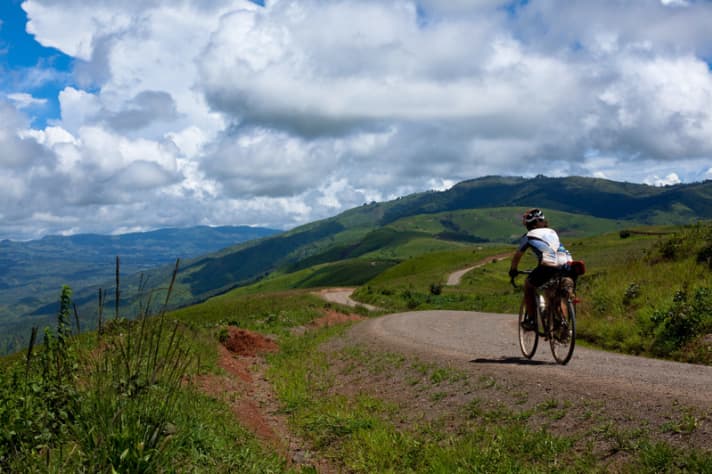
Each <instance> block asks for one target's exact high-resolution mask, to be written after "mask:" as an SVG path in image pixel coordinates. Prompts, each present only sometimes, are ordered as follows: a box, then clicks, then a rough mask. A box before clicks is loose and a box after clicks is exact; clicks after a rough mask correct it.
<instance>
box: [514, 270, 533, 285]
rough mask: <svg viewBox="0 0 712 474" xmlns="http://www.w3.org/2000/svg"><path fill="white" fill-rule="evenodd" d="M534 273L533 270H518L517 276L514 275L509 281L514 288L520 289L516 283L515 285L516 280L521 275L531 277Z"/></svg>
mask: <svg viewBox="0 0 712 474" xmlns="http://www.w3.org/2000/svg"><path fill="white" fill-rule="evenodd" d="M531 272H532V270H518V271H517V274H516V275H514V276H513V277H511V278H510V279H509V283H510V284H511V285H512V287H513V288H519V287H518V286H517V284H516V283H514V279H515V278H517V276H519V275H529V274H530V273H531Z"/></svg>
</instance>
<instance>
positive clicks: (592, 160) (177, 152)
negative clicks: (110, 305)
mask: <svg viewBox="0 0 712 474" xmlns="http://www.w3.org/2000/svg"><path fill="white" fill-rule="evenodd" d="M22 8H23V9H24V10H25V11H26V12H27V15H28V19H29V22H28V25H27V31H28V32H30V33H32V34H33V35H34V37H35V38H36V40H37V41H38V42H40V43H41V44H42V45H44V46H46V47H52V48H56V49H57V50H60V51H62V52H63V53H64V54H66V55H69V56H71V57H72V58H74V67H73V70H72V74H71V75H70V76H71V78H70V79H67V81H66V83H65V84H64V85H63V86H62V87H61V88H60V89H58V90H57V98H58V101H59V104H60V110H61V115H60V116H58V117H54V118H52V119H51V120H49V122H48V124H47V126H45V127H43V128H41V129H38V128H33V127H32V126H31V125H30V124H31V123H32V121H31V117H32V115H31V114H33V113H37V112H36V109H38V108H41V107H42V102H41V101H39V100H38V99H36V98H34V97H33V95H32V92H33V90H32V89H31V88H29V87H28V88H27V89H26V90H5V91H2V92H4V94H3V95H4V96H5V97H6V100H5V101H3V102H0V119H1V120H0V146H2V149H3V153H2V155H1V156H0V162H2V166H3V174H2V176H1V177H0V180H2V184H3V186H0V200H1V201H2V204H3V211H2V221H0V222H1V223H0V236H3V237H12V238H29V237H36V236H39V235H42V234H45V233H73V232H80V231H81V232H89V231H91V232H115V231H117V230H139V229H149V228H155V227H159V226H168V225H173V226H179V225H194V224H216V225H217V224H253V225H266V226H273V227H279V228H289V227H291V226H294V225H298V224H301V223H305V222H308V221H312V220H315V219H319V218H323V217H326V216H330V215H333V214H335V213H337V212H340V211H342V210H345V209H347V208H350V207H353V206H357V205H359V204H362V203H363V202H367V201H371V200H383V199H389V198H393V197H396V196H399V195H403V194H407V193H410V192H415V191H422V190H426V189H442V188H444V187H446V186H448V185H451V184H453V183H454V182H457V181H459V180H462V179H469V178H474V177H477V176H482V175H487V174H506V175H536V174H545V175H550V176H563V175H571V174H576V175H584V176H599V177H608V178H611V179H616V180H626V181H633V182H647V183H650V184H668V183H674V182H685V181H697V180H702V179H709V178H712V174H711V172H710V161H711V157H712V72H711V70H710V61H711V60H712V41H710V39H709V34H708V25H709V24H712V4H711V3H710V2H700V1H691V0H690V1H671V0H643V1H626V2H620V1H613V0H602V1H600V2H568V1H566V2H565V1H553V0H536V1H530V2H518V1H515V2H512V1H497V0H481V1H476V2H472V1H467V2H465V1H453V0H450V1H441V0H420V1H415V0H412V1H404V0H395V1H393V2H381V1H375V0H358V1H355V0H330V1H326V0H274V1H267V2H266V4H265V5H264V6H262V5H258V4H255V3H251V2H249V1H246V0H210V1H206V0H182V1H180V2H175V1H173V0H171V1H169V0H149V1H146V0H141V1H138V0H127V1H123V2H112V1H108V0H102V1H97V2H91V5H88V4H87V2H83V1H80V0H27V1H25V2H24V3H23V4H22ZM42 67H43V68H46V65H43V66H42ZM29 74H30V73H28V75H29ZM26 83H27V82H26ZM661 177H662V178H661Z"/></svg>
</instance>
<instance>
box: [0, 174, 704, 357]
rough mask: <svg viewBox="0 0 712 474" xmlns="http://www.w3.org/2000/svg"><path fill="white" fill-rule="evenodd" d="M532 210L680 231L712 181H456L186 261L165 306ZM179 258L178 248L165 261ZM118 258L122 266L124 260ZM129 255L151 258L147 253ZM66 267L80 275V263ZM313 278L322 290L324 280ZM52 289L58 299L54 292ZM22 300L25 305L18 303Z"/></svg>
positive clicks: (591, 223) (421, 246)
mask: <svg viewBox="0 0 712 474" xmlns="http://www.w3.org/2000/svg"><path fill="white" fill-rule="evenodd" d="M529 207H541V208H543V209H544V211H545V212H546V214H547V215H548V216H549V218H550V220H551V221H552V225H553V226H554V227H556V228H557V230H559V231H560V232H561V233H562V235H566V236H567V237H569V238H572V237H575V236H577V235H581V236H583V235H592V234H596V233H603V232H609V231H612V230H616V229H623V228H625V227H628V226H635V225H640V224H685V223H691V222H694V221H696V220H701V219H712V181H705V182H702V183H693V184H680V185H674V186H665V187H654V186H648V185H643V184H632V183H620V182H615V181H609V180H604V179H594V178H580V177H568V178H547V177H544V176H539V177H536V178H531V179H526V178H518V177H499V176H488V177H483V178H478V179H473V180H469V181H463V182H461V183H458V184H457V185H455V186H454V187H452V188H451V189H449V190H446V191H437V192H436V191H429V192H424V193H417V194H412V195H410V196H404V197H402V198H399V199H395V200H393V201H388V202H383V203H376V202H372V203H367V204H364V205H362V206H359V207H357V208H354V209H351V210H348V211H346V212H343V213H341V214H339V215H337V216H335V217H332V218H329V219H324V220H321V221H317V222H313V223H310V224H307V225H304V226H301V227H298V228H296V229H293V230H291V231H288V232H283V233H280V234H277V235H271V236H266V237H263V238H260V239H258V240H250V241H247V242H244V243H240V244H238V245H235V246H232V247H227V248H224V249H222V250H220V251H217V252H215V253H207V252H206V253H204V254H202V255H201V256H197V257H195V258H193V259H187V260H184V261H183V262H182V264H181V268H180V272H179V275H178V280H177V282H176V285H175V291H174V293H173V295H172V297H171V302H172V304H173V305H175V306H181V305H187V304H192V303H195V302H197V301H200V300H203V299H205V298H208V297H210V296H213V295H216V294H219V293H221V292H225V291H227V290H229V289H231V288H234V287H238V286H244V285H247V284H249V283H252V282H255V281H258V280H260V279H262V278H264V277H265V276H266V275H268V274H270V273H274V272H281V273H289V272H293V271H298V270H302V269H305V268H308V267H310V266H313V265H321V264H327V263H334V262H340V261H346V260H349V259H350V260H352V261H353V259H363V258H368V259H370V261H372V264H373V265H374V267H373V268H387V266H388V265H393V264H395V263H397V261H398V260H399V259H403V258H408V256H409V255H413V254H415V253H417V252H425V251H431V250H432V249H446V248H451V247H452V246H463V245H472V244H475V243H476V244H484V243H487V242H499V243H507V242H512V241H513V240H514V239H515V238H516V237H517V236H518V235H521V233H522V227H521V222H520V216H521V213H522V211H523V210H524V209H526V208H529ZM40 242H41V241H40ZM79 247H81V246H79ZM79 247H78V248H79ZM144 250H145V249H144ZM120 253H122V252H117V251H116V250H115V249H112V250H109V251H107V252H106V253H105V254H104V257H105V260H104V261H103V262H104V263H103V266H102V269H103V271H104V272H105V275H106V280H105V282H104V283H103V284H101V286H102V287H103V288H104V289H107V290H110V289H111V287H112V286H113V285H114V283H113V282H112V275H113V260H112V259H113V255H114V254H120ZM186 254H187V253H183V254H181V253H179V252H177V251H176V252H173V254H172V255H173V256H185V255H186ZM1 255H4V254H0V256H1ZM36 255H38V254H36ZM50 255H51V252H47V253H45V254H43V256H41V257H38V258H39V260H37V261H35V263H34V264H33V267H32V268H34V271H35V272H36V275H37V276H38V277H39V276H40V275H41V274H47V275H50V274H54V273H55V272H56V270H57V268H56V265H55V267H54V268H46V267H47V266H48V265H49V264H50V263H51V262H53V260H51V259H50V258H49V256H50ZM124 255H127V257H126V258H127V261H128V253H124ZM134 255H140V256H146V257H147V258H148V256H149V255H150V252H137V253H135V254H134ZM0 258H1V257H0ZM141 258H143V257H138V258H137V260H135V261H134V262H133V263H135V264H136V265H137V266H138V265H140V264H141V263H144V262H145V261H146V260H141ZM172 258H174V257H172ZM123 262H124V260H123V259H122V274H123V275H125V276H123V277H122V283H121V289H122V292H121V295H122V297H121V299H122V301H121V303H122V307H123V306H126V307H127V308H131V305H132V304H134V308H135V304H136V301H137V296H135V295H138V292H139V278H138V276H137V275H136V274H133V275H131V274H130V270H131V269H129V268H128V267H127V266H126V265H124V264H123ZM0 263H2V262H0ZM43 268H46V271H44V270H42V269H43ZM344 268H345V267H344ZM71 269H73V271H74V272H76V274H77V275H80V273H81V269H82V265H76V266H72V267H71ZM68 270H69V269H68ZM170 273H171V268H170V267H169V266H164V267H161V268H158V269H152V270H147V271H146V272H145V276H146V277H147V279H148V280H149V281H150V283H149V285H150V286H151V287H162V288H165V287H166V286H167V282H168V279H169V277H170ZM362 273H363V274H364V275H365V274H366V273H367V272H362ZM338 280H339V281H342V280H343V281H345V280H344V279H343V278H340V279H338ZM25 281H27V279H25ZM315 281H316V280H315ZM318 281H319V282H320V284H326V280H324V279H323V278H322V279H319V280H318ZM349 281H351V280H349ZM350 284H352V283H350ZM77 288H79V287H75V290H77ZM54 291H56V292H57V294H58V292H59V286H56V290H54ZM96 293H97V287H96V286H94V287H87V288H84V289H81V288H80V289H79V290H78V291H75V302H76V303H77V304H78V306H79V308H80V314H81V316H82V320H83V323H82V324H83V325H84V326H83V327H92V325H95V324H96V306H97V305H96ZM131 295H134V296H131ZM0 296H1V295H0ZM108 297H109V298H108V299H107V301H106V306H107V307H109V308H111V307H113V301H112V299H111V298H112V296H111V292H110V291H109V293H108ZM28 298H29V297H28ZM15 301H17V298H16V299H15ZM25 303H28V301H22V304H25ZM30 303H31V304H30ZM36 303H37V302H36V301H29V303H28V304H26V308H27V309H28V310H29V309H30V308H33V307H36ZM128 312H129V311H128V310H127V313H128ZM54 313H56V303H55V304H50V305H46V306H44V307H41V308H39V309H37V310H34V312H33V313H32V314H35V315H36V316H31V317H28V318H25V320H24V321H23V323H24V324H25V325H27V324H30V323H31V322H32V321H31V320H32V319H33V318H36V319H35V322H37V323H38V325H40V324H39V322H41V321H46V320H48V318H49V317H50V316H52V315H53V314H54ZM23 314H28V311H25V313H23ZM228 316H229V315H226V317H228ZM1 329H2V328H1V327H0V330H1ZM1 349H2V347H1V346H0V350H1Z"/></svg>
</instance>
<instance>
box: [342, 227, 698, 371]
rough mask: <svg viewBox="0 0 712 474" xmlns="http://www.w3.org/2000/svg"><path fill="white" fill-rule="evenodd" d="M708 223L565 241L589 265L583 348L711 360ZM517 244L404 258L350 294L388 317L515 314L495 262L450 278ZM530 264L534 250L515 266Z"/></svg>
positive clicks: (581, 288) (583, 283)
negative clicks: (451, 282) (430, 312)
mask: <svg viewBox="0 0 712 474" xmlns="http://www.w3.org/2000/svg"><path fill="white" fill-rule="evenodd" d="M710 241H712V223H700V224H698V225H692V226H686V227H645V228H638V229H631V230H630V231H626V232H616V233H609V234H603V235H597V236H593V237H585V238H584V237H577V238H573V239H571V240H566V239H564V243H565V244H566V246H567V248H569V249H570V250H571V252H572V253H573V255H574V258H575V259H578V260H584V261H585V262H586V267H587V273H586V275H584V276H583V277H581V279H580V281H579V284H578V288H577V296H578V301H579V303H578V305H577V333H578V338H579V340H580V341H581V342H582V343H584V344H585V343H588V344H590V345H593V346H596V347H600V348H603V349H607V350H613V351H618V352H623V353H629V354H636V355H646V356H655V357H661V358H667V359H674V360H680V361H686V362H695V363H702V364H712V345H710V344H709V340H710V338H712V266H711V265H710V261H711V259H712V244H710V243H709V242H710ZM513 251H514V246H491V245H477V246H472V247H470V248H468V249H462V250H458V251H449V252H438V253H433V254H427V255H421V256H417V257H414V258H412V259H409V260H406V261H404V262H402V263H400V264H398V265H396V266H394V267H392V268H389V269H388V270H386V271H384V272H383V273H381V274H380V275H378V276H377V277H375V278H374V279H372V280H370V281H369V282H368V283H366V284H364V285H363V286H361V287H360V288H359V289H358V290H357V291H356V292H355V293H354V298H355V299H357V300H359V301H362V302H365V303H369V304H373V305H376V306H378V307H381V308H386V309H387V310H389V311H409V310H425V309H453V310H470V311H486V312H503V313H517V312H518V311H519V306H520V304H521V299H522V292H521V284H522V281H523V277H519V278H518V284H519V286H520V288H517V289H515V288H513V287H512V286H511V285H510V283H509V277H508V276H507V271H508V269H509V265H510V260H509V258H508V257H506V258H502V259H500V260H499V261H495V262H492V263H489V264H486V265H484V266H482V267H480V268H476V269H474V270H471V271H470V272H468V273H466V274H465V275H464V277H463V278H462V280H461V283H460V284H459V285H457V286H452V287H450V286H447V285H445V281H446V278H447V275H448V274H450V273H452V272H453V271H455V270H457V269H459V268H463V267H466V266H468V265H470V264H472V263H474V262H477V261H480V260H482V259H484V258H485V257H486V256H488V255H490V256H491V255H497V254H501V253H503V252H505V253H506V252H513ZM534 266H536V261H535V260H534V258H533V256H532V255H531V252H528V253H527V254H526V255H525V257H524V259H523V260H522V262H521V264H520V269H526V268H533V267H534Z"/></svg>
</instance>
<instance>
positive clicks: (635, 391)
mask: <svg viewBox="0 0 712 474" xmlns="http://www.w3.org/2000/svg"><path fill="white" fill-rule="evenodd" d="M517 331H518V329H517V318H516V316H514V315H503V314H493V313H477V312H467V311H420V312H408V313H398V314H391V315H387V316H382V317H379V318H373V319H369V320H366V321H363V322H361V323H358V324H357V325H355V326H354V327H353V328H351V330H350V331H349V333H348V335H347V336H346V339H347V340H348V341H349V343H351V344H358V345H362V346H364V347H368V348H370V349H371V350H378V351H383V352H400V353H404V354H409V355H410V356H411V357H417V358H418V359H421V360H427V361H431V362H434V363H438V364H442V365H446V366H448V367H454V368H458V369H460V370H462V371H464V372H465V373H467V374H469V377H470V378H471V379H472V380H478V379H481V378H482V377H492V378H493V380H496V381H497V382H496V383H497V385H498V386H499V387H504V389H503V392H512V393H513V392H515V391H516V392H523V393H526V394H527V397H528V400H529V403H530V404H532V405H536V404H539V403H546V402H547V401H550V400H551V399H552V398H554V399H557V400H562V401H563V400H565V401H567V402H570V403H572V406H573V407H577V408H574V409H578V410H579V411H584V410H589V409H590V407H597V408H598V409H600V413H602V414H605V417H607V419H609V420H611V422H613V423H614V424H615V425H616V426H617V427H619V428H621V429H624V428H629V429H635V428H638V427H649V428H651V429H652V432H653V433H655V434H656V436H657V435H658V434H660V436H661V437H662V438H665V439H668V440H672V441H673V442H675V441H677V442H680V443H681V444H683V445H694V446H698V447H700V448H703V449H709V448H710V447H711V446H712V392H711V389H712V367H708V366H700V365H691V364H682V363H676V362H669V361H662V360H655V359H648V358H642V357H634V356H627V355H621V354H614V353H608V352H604V351H598V350H592V349H587V348H583V347H576V350H575V352H574V355H573V358H572V359H571V361H570V362H569V364H568V365H566V366H561V365H558V364H556V363H555V361H554V359H553V357H552V355H551V352H550V349H549V345H548V343H547V342H545V341H543V340H541V339H540V341H539V348H538V349H537V353H536V355H535V356H534V358H533V359H532V360H528V359H526V358H524V357H523V356H522V355H521V352H520V350H519V344H518V339H517V337H518V333H517ZM492 396H493V397H498V398H501V399H505V398H506V397H503V393H501V392H500V393H495V392H493V395H492ZM685 416H693V417H694V418H695V419H696V420H698V422H697V426H696V428H695V430H694V431H693V432H692V433H689V434H686V435H685V436H684V437H683V436H679V434H678V433H670V432H666V428H665V427H666V426H670V425H671V424H674V423H676V422H677V421H679V420H680V419H682V418H683V417H685ZM592 421H593V420H592ZM583 423H585V421H584V422H583ZM560 428H561V429H562V430H564V431H566V430H567V429H570V428H573V427H567V426H566V425H563V426H561V427H560ZM577 428H579V429H586V428H585V427H580V426H579V427H577Z"/></svg>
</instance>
